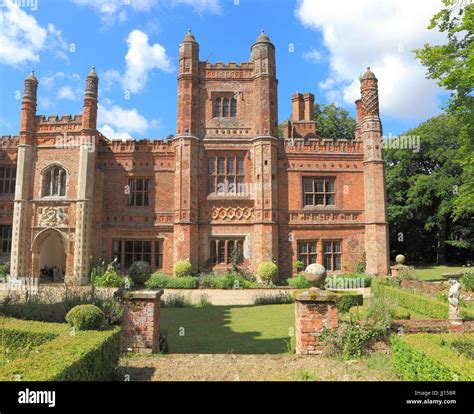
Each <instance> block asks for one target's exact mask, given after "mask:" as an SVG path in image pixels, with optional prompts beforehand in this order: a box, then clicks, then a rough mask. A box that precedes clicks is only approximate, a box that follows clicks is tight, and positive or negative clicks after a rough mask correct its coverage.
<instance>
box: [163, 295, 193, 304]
mask: <svg viewBox="0 0 474 414" xmlns="http://www.w3.org/2000/svg"><path fill="white" fill-rule="evenodd" d="M192 305H193V304H192V302H191V299H190V298H189V297H188V296H184V295H182V294H180V293H174V294H171V295H168V296H166V297H163V296H162V297H161V307H162V308H185V307H190V306H192Z"/></svg>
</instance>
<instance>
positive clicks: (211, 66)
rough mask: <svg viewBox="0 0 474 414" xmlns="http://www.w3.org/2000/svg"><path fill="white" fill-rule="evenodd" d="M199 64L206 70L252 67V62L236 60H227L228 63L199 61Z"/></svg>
mask: <svg viewBox="0 0 474 414" xmlns="http://www.w3.org/2000/svg"><path fill="white" fill-rule="evenodd" d="M199 64H200V66H201V67H202V68H203V69H207V70H209V69H210V70H212V69H219V70H222V69H231V70H233V69H253V68H254V64H253V62H241V63H240V64H238V63H236V62H228V63H224V62H216V63H211V62H199Z"/></svg>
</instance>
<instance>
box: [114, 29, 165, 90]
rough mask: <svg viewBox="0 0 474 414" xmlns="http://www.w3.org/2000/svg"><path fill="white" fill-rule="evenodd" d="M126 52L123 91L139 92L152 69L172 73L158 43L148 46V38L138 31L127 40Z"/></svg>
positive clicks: (163, 51) (132, 33)
mask: <svg viewBox="0 0 474 414" xmlns="http://www.w3.org/2000/svg"><path fill="white" fill-rule="evenodd" d="M127 44H128V52H127V54H126V56H125V64H126V67H127V68H126V70H125V74H124V78H123V87H124V89H127V90H130V91H131V92H132V93H136V92H140V91H141V90H142V89H143V88H144V87H145V84H146V82H147V80H148V73H149V72H150V71H151V70H153V69H160V70H162V71H165V72H172V71H174V67H173V64H172V63H171V60H170V58H169V57H168V55H167V54H166V49H165V48H164V47H163V46H162V45H160V44H159V43H155V44H154V45H150V44H149V43H148V36H147V35H146V34H145V33H143V32H142V31H140V30H133V31H132V32H130V34H129V35H128V39H127Z"/></svg>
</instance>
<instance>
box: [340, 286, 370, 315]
mask: <svg viewBox="0 0 474 414" xmlns="http://www.w3.org/2000/svg"><path fill="white" fill-rule="evenodd" d="M337 293H338V295H340V299H339V301H338V302H337V309H338V311H339V312H341V313H345V312H349V309H350V308H352V307H353V306H359V305H362V304H363V303H364V298H363V296H362V294H360V293H357V292H348V291H342V292H337Z"/></svg>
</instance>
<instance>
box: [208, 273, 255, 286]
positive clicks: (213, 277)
mask: <svg viewBox="0 0 474 414" xmlns="http://www.w3.org/2000/svg"><path fill="white" fill-rule="evenodd" d="M251 285H252V282H249V281H248V280H247V279H245V278H244V277H243V276H241V275H240V274H238V273H235V272H227V273H211V274H207V275H200V276H199V287H200V288H201V289H247V288H249V287H250V286H251Z"/></svg>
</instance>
